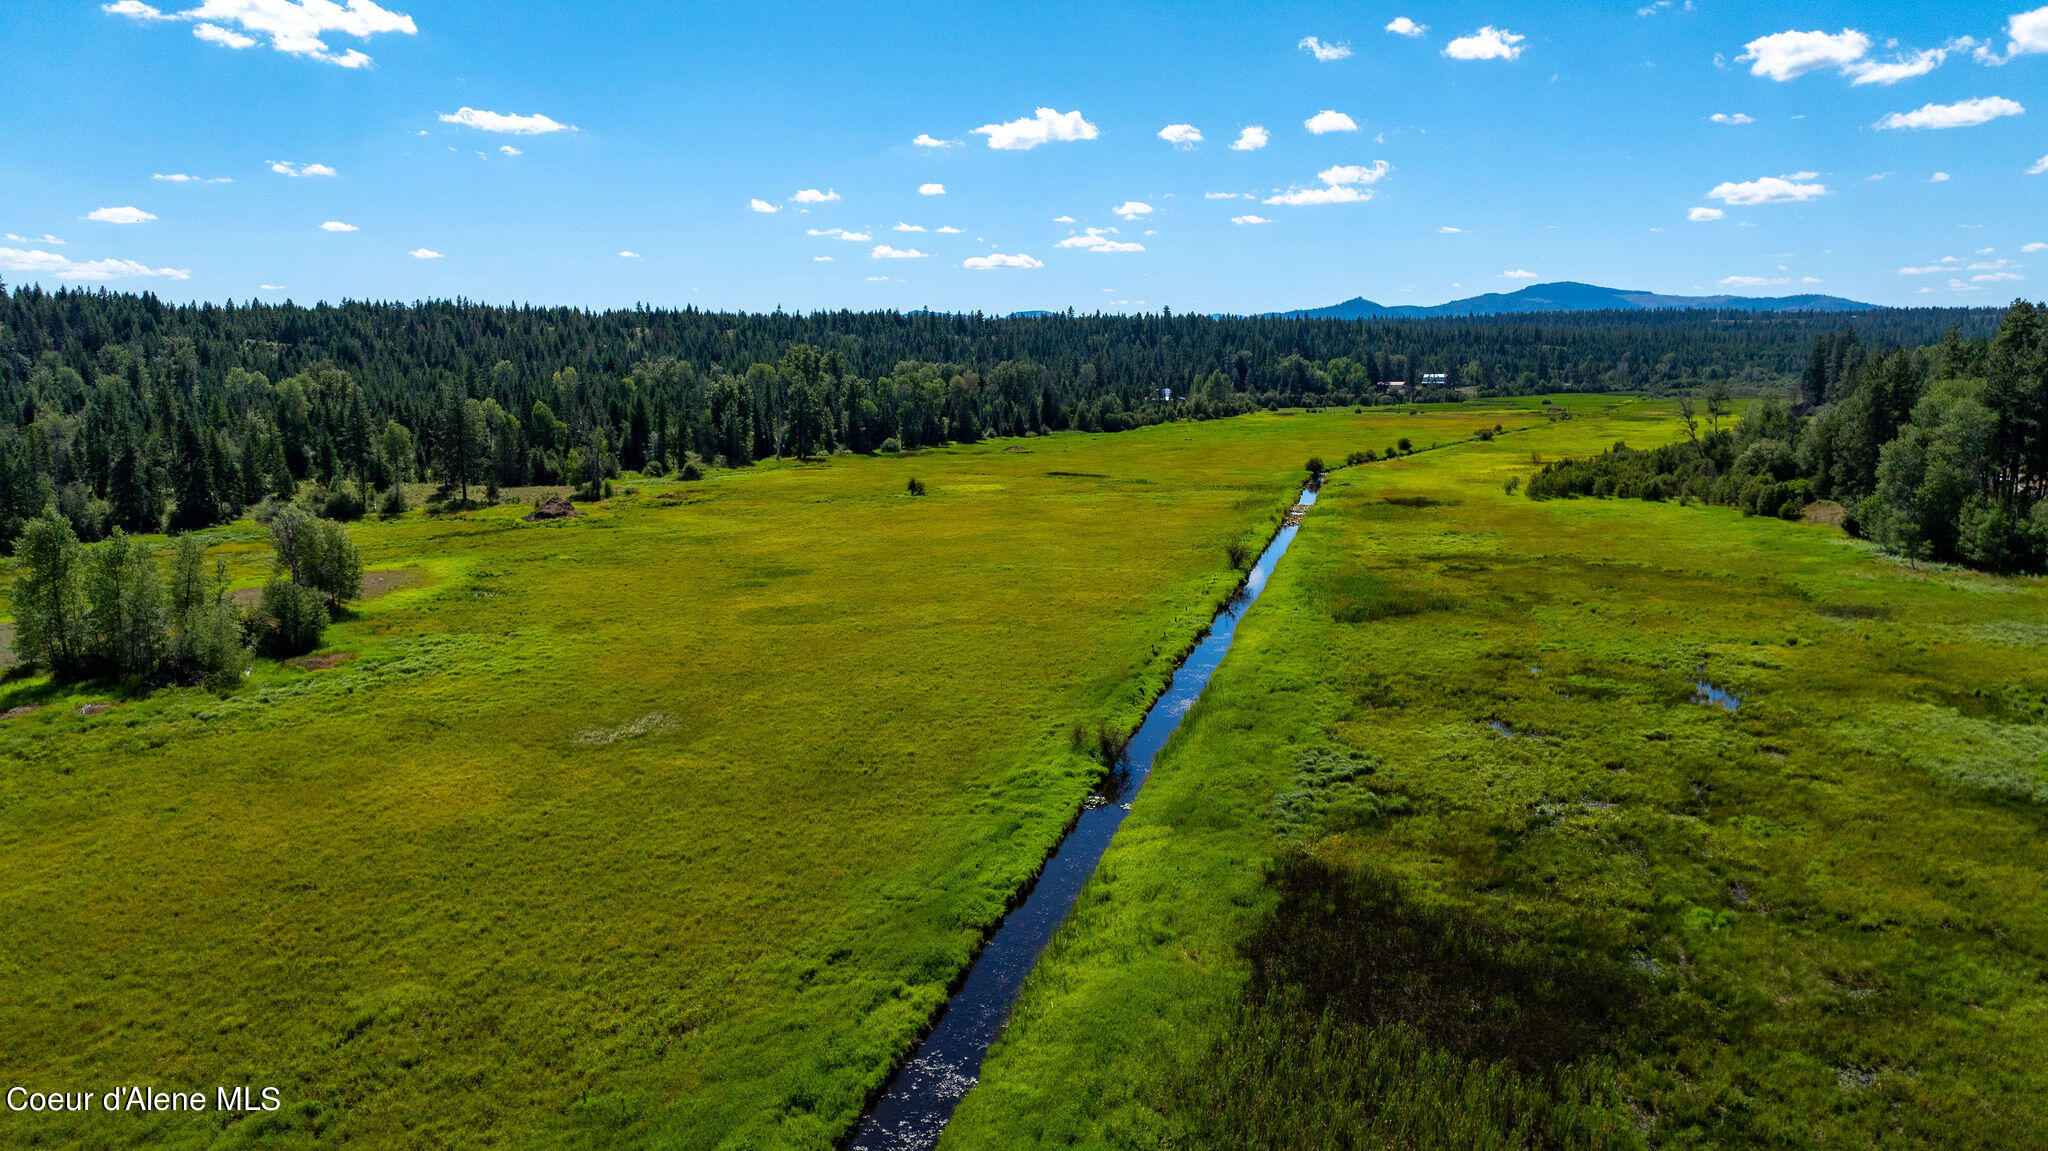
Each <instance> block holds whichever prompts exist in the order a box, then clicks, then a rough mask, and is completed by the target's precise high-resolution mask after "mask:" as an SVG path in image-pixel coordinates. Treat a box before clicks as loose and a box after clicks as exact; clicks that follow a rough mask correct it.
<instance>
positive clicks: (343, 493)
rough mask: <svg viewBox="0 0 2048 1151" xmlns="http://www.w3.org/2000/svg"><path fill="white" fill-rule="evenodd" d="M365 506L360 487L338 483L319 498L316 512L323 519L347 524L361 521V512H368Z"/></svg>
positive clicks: (365, 502)
mask: <svg viewBox="0 0 2048 1151" xmlns="http://www.w3.org/2000/svg"><path fill="white" fill-rule="evenodd" d="M366 504H367V501H366V500H364V498H363V490H362V488H361V487H360V486H358V485H356V484H350V483H338V484H335V485H334V487H333V488H331V489H329V490H328V491H327V492H326V493H324V496H323V497H321V498H320V501H319V503H318V505H317V510H318V511H319V514H320V516H321V518H323V519H330V520H339V521H341V522H343V523H347V522H349V521H352V520H359V519H362V518H363V512H364V511H366V510H368V509H367V507H366Z"/></svg>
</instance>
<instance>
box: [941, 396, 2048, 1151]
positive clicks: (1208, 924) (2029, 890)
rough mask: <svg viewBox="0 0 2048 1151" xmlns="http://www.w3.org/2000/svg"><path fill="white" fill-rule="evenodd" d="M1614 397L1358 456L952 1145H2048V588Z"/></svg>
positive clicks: (1148, 798)
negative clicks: (1919, 538)
mask: <svg viewBox="0 0 2048 1151" xmlns="http://www.w3.org/2000/svg"><path fill="white" fill-rule="evenodd" d="M1572 407H1573V409H1574V410H1575V412H1576V414H1577V416H1578V418H1576V419H1573V420H1570V421H1562V422H1556V423H1552V424H1550V425H1548V426H1545V427H1542V428H1539V429H1536V430H1533V431H1530V432H1528V433H1527V434H1523V435H1516V436H1510V437H1502V438H1500V439H1497V440H1495V441H1493V442H1490V443H1471V444H1464V445H1460V446H1458V447H1455V448H1452V449H1449V450H1446V451H1442V452H1437V453H1431V454H1427V455H1420V456H1416V457H1411V458H1407V459H1402V460H1399V461H1394V462H1389V463H1376V464H1370V465H1366V466H1363V467H1358V468H1352V469H1347V470H1344V471H1340V472H1338V473H1336V474H1335V475H1334V476H1333V477H1332V478H1331V481H1330V483H1329V484H1328V485H1327V486H1326V487H1325V488H1324V490H1323V493H1322V499H1321V501H1320V502H1319V503H1318V504H1317V506H1316V507H1315V508H1314V510H1313V511H1312V512H1311V513H1310V515H1309V516H1308V518H1307V521H1306V524H1305V526H1304V527H1303V529H1302V532H1301V534H1300V536H1299V538H1298V539H1297V540H1296V541H1295V542H1294V544H1293V548H1292V550H1291V551H1290V552H1289V553H1288V555H1287V558H1286V560H1285V561H1284V562H1283V563H1282V564H1281V565H1280V567H1279V569H1278V571H1277V573H1276V574H1275V576H1274V578H1273V580H1272V582H1271V584H1270V585H1269V587H1268V589H1267V590H1266V592H1265V594H1264V596H1263V598H1261V599H1260V601H1259V602H1258V605H1257V606H1256V607H1255V608H1254V609H1253V610H1252V611H1251V613H1250V614H1249V615H1248V616H1247V617H1246V619H1245V621H1244V622H1243V624H1242V625H1241V626H1240V628H1239V630H1238V633H1237V639H1236V644H1235V646H1234V647H1233V649H1232V651H1231V653H1230V655H1229V657H1228V659H1226V660H1225V661H1224V663H1223V665H1222V667H1221V668H1220V670H1219V671H1218V673H1217V675H1216V677H1215V679H1214V680H1213V682H1212V683H1211V685H1210V687H1209V689H1208V692H1207V694H1206V695H1205V697H1204V698H1203V700H1202V702H1201V704H1200V705H1199V706H1198V707H1196V708H1195V709H1194V710H1193V711H1192V712H1191V713H1190V716H1189V719H1188V721H1187V723H1186V724H1185V725H1184V726H1183V727H1182V729H1181V730H1180V731H1179V733H1178V734H1177V735H1176V736H1175V738H1174V739H1173V741H1172V742H1171V743H1169V745H1168V746H1167V748H1166V749H1165V751H1164V752H1163V753H1162V755H1161V757H1160V760H1159V762H1158V764H1157V766H1156V767H1155V770H1154V772H1153V774H1152V776H1151V779H1150V782H1149V783H1148V784H1147V786H1146V788H1145V790H1144V791H1143V792H1142V793H1141V794H1140V795H1139V796H1138V798H1137V800H1136V801H1135V803H1134V805H1133V809H1132V812H1131V815H1130V818H1129V819H1128V820H1127V821H1126V822H1125V823H1124V825H1123V827H1122V829H1121V830H1120V832H1119V834H1118V837H1117V839H1116V840H1115V842H1114V843H1113V844H1112V845H1111V847H1110V849H1109V851H1108V854H1107V855H1106V857H1105V858H1104V860H1103V863H1102V866H1101V868H1100V869H1099V870H1098V871H1097V873H1096V875H1095V877H1094V879H1093V880H1092V881H1091V883H1090V885H1089V886H1088V887H1087V889H1086V890H1085V891H1084V892H1083V893H1082V895H1081V897H1080V902H1079V904H1078V905H1077V909H1076V912H1075V914H1074V916H1073V917H1072V918H1070V919H1069V921H1068V922H1067V924H1066V926H1065V928H1064V929H1063V931H1062V932H1061V934H1060V935H1059V936H1058V937H1057V938H1056V939H1055V941H1054V942H1053V944H1052V945H1051V947H1050V948H1049V950H1048V952H1047V956H1046V958H1045V959H1044V960H1043V961H1042V962H1041V964H1040V965H1039V967H1038V969H1037V970H1036V972H1035V973H1034V974H1033V976H1032V977H1031V979H1030V980H1029V982H1028V983H1027V985H1026V987H1025V990H1024V993H1023V998H1022V1000H1021V1002H1020V1005H1019V1007H1018V1010H1017V1012H1016V1014H1015V1015H1014V1016H1013V1018H1012V1021H1011V1025H1010V1027H1009V1029H1008V1031H1007V1033H1006V1034H1005V1036H1004V1037H1003V1038H1002V1039H1001V1040H1000V1041H999V1042H998V1044H997V1045H996V1047H995V1048H993V1049H992V1051H991V1053H990V1057H989V1059H988V1061H987V1063H986V1065H985V1066H984V1068H983V1073H982V1076H981V1079H980V1083H979V1086H978V1087H977V1088H976V1089H975V1090H974V1091H973V1092H972V1093H970V1094H969V1096H968V1097H967V1099H966V1100H965V1101H964V1103H963V1104H962V1106H961V1107H960V1109H959V1111H958V1112H957V1114H956V1116H955V1118H954V1121H953V1123H952V1126H951V1127H950V1128H949V1130H948V1132H947V1135H946V1138H945V1140H944V1142H943V1146H945V1147H948V1148H957V1149H967V1148H991V1149H993V1148H1005V1149H1013V1148H1029V1147H1053V1146H1059V1147H1120V1148H1141V1147H1142V1148H1208V1147H1233V1148H1255V1147H1256V1148H1311V1147H1313V1148H1353V1147H1357V1148H1364V1147H1389V1148H1393V1147H1398V1148H1467V1147H1486V1148H1515V1147H1556V1146H1572V1147H1638V1146H1654V1147H1673V1148H1683V1147H1876V1146H1882V1147H2018V1146H2031V1145H2036V1144H2038V1142H2039V1140H2040V1136H2041V1133H2042V1132H2043V1131H2048V1102H2044V1100H2048V1064H2044V1062H2043V1060H2042V1059H2041V1057H2040V1056H2041V1053H2042V1052H2043V1051H2044V1050H2048V917H2044V912H2048V848H2044V846H2043V838H2042V831H2043V823H2044V815H2048V809H2044V803H2048V756H2044V753H2048V655H2044V652H2043V647H2042V643H2043V640H2044V639H2048V588H2044V586H2043V584H2042V582H2041V581H2040V580H2038V579H2012V578H2001V577H1996V576H1989V575H1983V574H1977V573H1972V572H1967V571H1963V570H1960V569H1953V568H1947V567H1941V566H1928V565H1914V564H1910V563H1905V562H1901V561H1898V560H1895V559H1892V558H1887V557H1884V556H1881V555H1879V554H1877V553H1876V552H1875V551H1873V550H1872V549H1870V548H1868V547H1867V546H1866V545H1862V544H1859V543H1857V542H1855V541H1852V540H1849V539H1847V538H1846V537H1844V536H1843V534H1842V533H1841V532H1840V531H1838V530H1836V529H1833V528H1829V527H1824V526H1821V525H1818V524H1811V523H1786V522H1782V521H1776V520H1770V519H1763V518H1750V519H1746V518H1743V517H1742V516H1740V515H1739V514H1737V513H1736V512H1735V511H1733V510H1731V509H1728V508H1718V507H1705V506H1699V505H1692V506H1681V505H1680V504H1678V503H1675V502H1673V503H1647V502H1642V501H1636V500H1625V501H1624V500H1577V501H1572V500H1558V501H1544V502H1532V501H1531V500H1529V499H1527V498H1525V497H1524V496H1522V495H1521V494H1509V493H1508V492H1507V491H1506V490H1505V489H1506V487H1507V486H1508V485H1509V484H1510V482H1511V481H1514V480H1515V479H1517V478H1521V479H1524V480H1525V479H1526V477H1527V476H1528V475H1529V474H1530V473H1531V472H1532V471H1533V470H1534V465H1533V463H1532V458H1531V453H1532V452H1536V453H1540V454H1541V455H1542V456H1543V457H1544V458H1551V459H1554V458H1556V457H1557V456H1558V455H1562V454H1576V455H1585V454H1591V453H1593V452H1597V451H1600V450H1602V449H1604V448H1606V447H1607V446H1608V445H1610V444H1612V443H1613V442H1614V441H1615V440H1617V439H1627V440H1628V442H1629V443H1631V444H1632V445H1635V446H1650V445H1653V444H1657V443H1664V442H1671V441H1673V440H1676V439H1678V438H1680V437H1681V436H1682V435H1683V432H1682V430H1681V428H1680V427H1679V425H1678V423H1677V421H1676V420H1674V419H1670V418H1668V417H1667V418H1662V419H1657V418H1654V417H1655V414H1656V413H1654V412H1653V411H1651V410H1650V409H1648V408H1646V407H1644V406H1640V405H1637V406H1623V407H1620V408H1616V409H1613V410H1607V408H1606V406H1605V405H1603V404H1600V403H1597V402H1586V403H1576V402H1575V403H1574V404H1573V405H1572ZM1702 685H1705V686H1704V687H1703V686H1702ZM1708 688H1711V692H1709V691H1708V690H1707V689H1708ZM1713 693H1727V694H1726V695H1725V696H1717V695H1716V694H1713ZM1724 699H1725V700H1726V701H1727V702H1737V701H1739V702H1738V703H1737V706H1736V707H1735V708H1734V709H1733V710H1729V709H1728V707H1726V706H1724V702H1723V700H1724Z"/></svg>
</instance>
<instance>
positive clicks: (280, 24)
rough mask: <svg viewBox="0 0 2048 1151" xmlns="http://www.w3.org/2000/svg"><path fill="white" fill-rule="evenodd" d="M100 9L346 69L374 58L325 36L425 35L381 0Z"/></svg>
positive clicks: (132, 3)
mask: <svg viewBox="0 0 2048 1151" xmlns="http://www.w3.org/2000/svg"><path fill="white" fill-rule="evenodd" d="M100 8H101V10H102V11H104V12H108V13H111V14H112V15H115V16H126V17H128V18H129V19H131V20H135V21H138V22H141V23H154V22H157V21H175V20H191V21H197V22H198V23H196V24H195V25H194V27H193V29H192V34H193V35H194V36H197V37H198V38H199V39H201V40H204V41H206V42H208V43H210V44H218V45H221V46H222V47H226V48H251V47H254V46H255V45H256V43H257V41H256V39H255V37H257V36H263V37H268V38H269V40H270V46H271V47H272V48H275V49H276V50H278V51H279V52H284V53H287V54H289V55H293V56H304V57H307V58H308V59H313V60H322V61H325V62H327V63H329V64H334V65H338V66H340V67H343V68H362V67H366V66H368V65H369V63H370V58H369V57H368V56H366V55H364V54H363V53H362V52H359V51H357V50H356V49H354V48H350V49H349V50H347V51H345V52H335V51H332V50H331V49H330V48H329V47H328V45H327V42H326V41H325V40H323V39H321V37H322V36H323V35H324V34H326V33H328V32H340V33H343V34H346V35H349V36H354V37H356V38H357V39H359V40H368V39H369V38H370V37H372V36H376V35H379V34H382V33H386V32H400V33H403V34H405V35H407V36H410V35H413V34H414V33H416V32H417V31H418V30H419V29H418V27H417V26H416V25H415V24H414V23H413V20H412V17H410V16H407V15H405V14H403V13H399V12H392V11H390V10H388V9H385V8H382V7H380V6H378V4H377V3H376V2H375V0H346V3H345V4H344V3H335V2H334V0H204V2H203V3H201V4H200V5H199V6H198V7H195V8H188V9H185V10H184V11H182V12H164V11H162V10H161V9H158V8H155V7H153V6H151V5H149V4H144V3H142V2H141V0H118V2H117V3H112V4H103V5H101V6H100ZM229 25H233V27H229ZM237 29H239V31H237ZM252 34H253V35H252Z"/></svg>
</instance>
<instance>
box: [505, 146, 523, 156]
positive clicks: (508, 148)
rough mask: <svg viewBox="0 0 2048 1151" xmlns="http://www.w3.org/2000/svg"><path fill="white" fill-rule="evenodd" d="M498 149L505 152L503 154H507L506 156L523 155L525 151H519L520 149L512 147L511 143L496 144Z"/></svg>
mask: <svg viewBox="0 0 2048 1151" xmlns="http://www.w3.org/2000/svg"><path fill="white" fill-rule="evenodd" d="M498 151H499V152H501V153H503V154H505V155H507V156H523V155H525V154H526V153H524V152H521V151H520V150H519V149H517V148H514V147H513V146H512V145H510V144H500V145H498Z"/></svg>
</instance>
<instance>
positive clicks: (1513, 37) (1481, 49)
mask: <svg viewBox="0 0 2048 1151" xmlns="http://www.w3.org/2000/svg"><path fill="white" fill-rule="evenodd" d="M1526 39H1528V37H1526V36H1521V35H1517V34H1516V33H1513V32H1509V31H1506V30H1504V29H1500V28H1495V27H1494V26H1493V25H1491V24H1488V25H1487V26H1486V27H1484V28H1481V29H1480V30H1479V31H1477V32H1474V33H1472V34H1471V35H1470V36H1460V37H1458V38H1457V39H1456V40H1453V41H1451V42H1450V43H1449V44H1446V45H1444V55H1446V56H1449V57H1450V58H1451V59H1453V60H1512V59H1514V58H1515V57H1517V56H1520V55H1521V54H1522V41H1523V40H1526Z"/></svg>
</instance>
